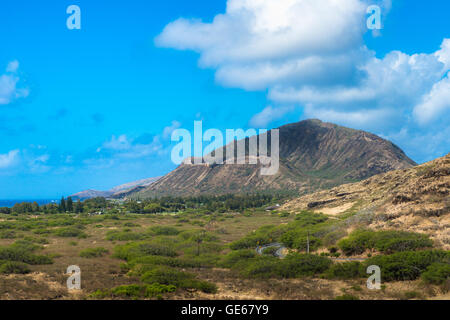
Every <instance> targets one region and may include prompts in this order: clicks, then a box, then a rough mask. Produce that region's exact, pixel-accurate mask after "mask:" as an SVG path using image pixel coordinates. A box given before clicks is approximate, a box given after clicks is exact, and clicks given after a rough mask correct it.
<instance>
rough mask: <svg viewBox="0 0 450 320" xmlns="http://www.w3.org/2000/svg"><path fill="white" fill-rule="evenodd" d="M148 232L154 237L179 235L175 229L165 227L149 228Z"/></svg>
mask: <svg viewBox="0 0 450 320" xmlns="http://www.w3.org/2000/svg"><path fill="white" fill-rule="evenodd" d="M150 232H151V233H153V234H155V235H164V236H176V235H178V234H179V233H180V231H179V230H178V229H177V228H174V227H167V226H154V227H151V228H150Z"/></svg>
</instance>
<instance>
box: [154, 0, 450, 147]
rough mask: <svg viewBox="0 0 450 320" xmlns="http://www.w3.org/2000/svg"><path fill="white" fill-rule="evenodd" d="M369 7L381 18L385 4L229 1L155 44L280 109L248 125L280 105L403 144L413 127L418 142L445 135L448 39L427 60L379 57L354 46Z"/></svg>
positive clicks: (177, 25) (385, 0)
mask: <svg viewBox="0 0 450 320" xmlns="http://www.w3.org/2000/svg"><path fill="white" fill-rule="evenodd" d="M369 4H371V5H372V4H378V5H380V6H381V7H382V10H383V11H382V12H383V15H382V17H383V19H386V16H387V13H388V12H389V9H390V8H391V0H378V1H365V0H320V1H318V0H228V1H227V8H226V12H225V13H223V14H218V15H216V16H215V17H214V19H213V20H212V21H211V22H203V21H201V20H192V19H190V20H188V19H184V18H181V19H178V20H176V21H173V22H171V23H169V24H168V25H167V26H166V27H165V28H164V30H163V31H162V33H161V34H160V35H159V36H158V37H157V38H156V39H155V42H156V44H157V45H159V46H161V47H169V48H175V49H179V50H193V51H196V52H198V53H199V55H200V59H199V66H200V67H204V68H205V67H206V68H214V69H216V81H217V82H218V83H219V84H221V85H223V86H227V87H237V88H242V89H246V90H267V91H268V98H269V100H272V101H273V102H274V103H276V105H279V106H280V107H278V108H273V107H267V108H265V109H264V110H263V111H262V112H260V113H258V114H256V115H254V116H253V117H252V119H251V120H250V123H252V124H253V125H255V126H258V125H264V126H266V125H267V124H268V123H269V122H268V121H270V120H271V119H272V120H276V119H277V116H282V115H283V114H285V112H286V111H285V109H284V108H285V107H283V104H287V105H297V106H299V107H302V108H303V110H304V117H318V118H321V119H323V120H327V121H332V122H336V123H339V124H344V125H348V126H353V127H357V128H359V129H366V130H369V129H370V130H372V131H375V132H378V133H379V134H385V136H387V135H388V134H394V133H395V132H396V131H398V130H400V128H406V129H407V130H406V131H404V132H407V133H408V134H410V135H411V134H412V132H414V130H419V129H417V127H416V124H417V123H419V124H421V125H422V126H423V125H428V128H427V130H426V131H421V132H422V134H423V135H428V134H434V135H436V134H437V132H438V131H439V130H434V128H433V129H432V128H431V124H434V125H437V122H439V123H440V124H439V126H440V128H441V129H442V125H443V126H444V127H443V128H444V129H445V128H446V127H448V126H449V123H448V117H444V119H441V118H442V115H443V114H445V113H446V112H448V108H449V103H448V101H449V80H448V77H447V73H448V72H449V69H450V39H443V42H442V44H441V47H440V49H438V50H437V51H436V52H434V53H431V54H426V53H416V54H406V53H403V52H401V51H392V52H389V53H387V54H386V55H385V56H384V57H382V58H379V57H377V56H376V52H374V51H371V50H369V49H367V47H366V46H365V44H364V40H363V35H364V34H365V33H366V32H367V31H368V30H367V27H366V18H367V15H366V9H367V7H368V5H369ZM405 10H406V9H405ZM376 35H377V36H380V35H382V32H381V33H377V34H376ZM445 119H447V120H445ZM441 131H442V130H441ZM393 132H394V133H393ZM432 132H433V133H432ZM416 140H417V139H416ZM441 141H442V140H441ZM436 150H437V149H436ZM407 151H408V150H407Z"/></svg>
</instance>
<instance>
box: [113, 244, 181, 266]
mask: <svg viewBox="0 0 450 320" xmlns="http://www.w3.org/2000/svg"><path fill="white" fill-rule="evenodd" d="M177 255H178V254H177V252H176V251H175V250H174V249H173V248H171V247H170V246H169V245H163V244H157V243H149V242H132V243H127V244H125V245H121V246H116V247H115V248H114V256H115V257H116V258H119V259H123V260H127V261H128V260H131V259H135V258H139V257H143V256H166V257H175V256H177Z"/></svg>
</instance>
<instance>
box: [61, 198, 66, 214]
mask: <svg viewBox="0 0 450 320" xmlns="http://www.w3.org/2000/svg"><path fill="white" fill-rule="evenodd" d="M59 212H66V200H64V197H62V198H61V201H60V202H59Z"/></svg>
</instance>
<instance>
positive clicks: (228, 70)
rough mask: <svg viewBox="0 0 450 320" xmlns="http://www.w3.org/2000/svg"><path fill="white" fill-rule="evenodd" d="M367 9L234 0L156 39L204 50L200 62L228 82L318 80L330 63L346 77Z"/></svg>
mask: <svg viewBox="0 0 450 320" xmlns="http://www.w3.org/2000/svg"><path fill="white" fill-rule="evenodd" d="M366 8H367V5H364V3H363V2H362V1H360V0H340V1H336V0H322V1H316V0H229V1H228V2H227V9H226V13H225V14H219V15H217V16H216V17H215V18H214V20H213V21H212V23H204V22H202V21H200V20H187V19H183V18H181V19H178V20H176V21H174V22H172V23H170V24H168V25H167V26H166V27H165V28H164V30H163V32H162V33H161V34H160V35H159V36H158V37H157V38H156V44H157V45H159V46H161V47H170V48H176V49H180V50H194V51H197V52H199V53H200V61H199V63H200V65H201V66H202V67H214V68H217V73H216V79H217V81H218V82H219V83H221V84H223V85H226V86H232V87H243V88H246V89H263V88H265V87H267V86H270V85H273V84H274V83H279V82H284V81H292V80H293V78H297V81H300V82H308V81H316V82H317V80H318V79H320V77H321V75H324V74H325V73H327V68H336V69H337V70H336V72H334V73H333V77H334V78H335V80H342V78H343V79H347V78H348V77H349V75H350V76H351V74H352V72H353V71H354V67H353V66H352V65H351V63H350V62H351V59H352V57H351V56H348V54H349V53H351V52H352V51H354V49H355V48H357V47H359V45H360V44H361V41H362V35H363V32H362V30H364V25H365V24H364V22H365V20H364V15H365V9H366ZM337 40H338V41H337ZM326 57H329V59H326ZM298 76H300V77H301V78H300V79H299V78H298Z"/></svg>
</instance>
